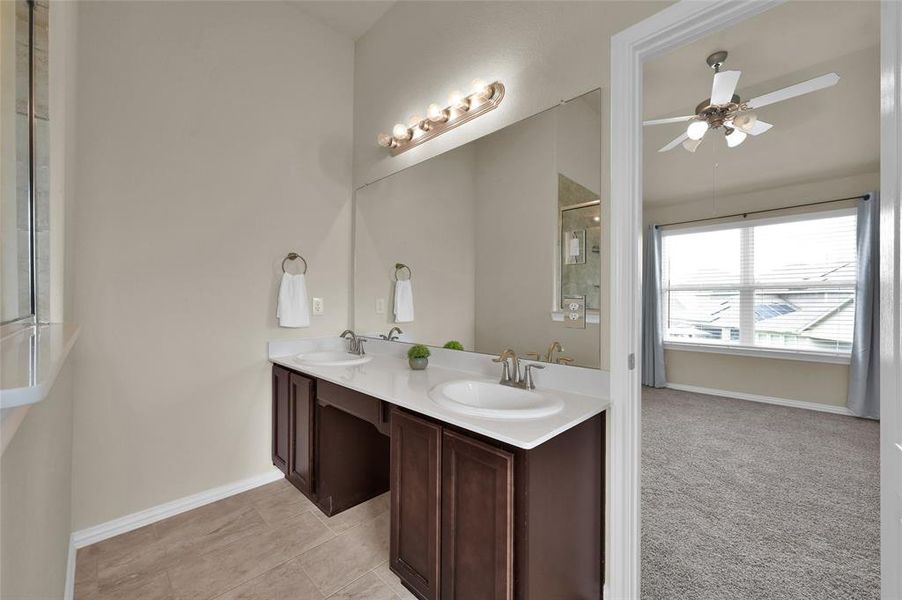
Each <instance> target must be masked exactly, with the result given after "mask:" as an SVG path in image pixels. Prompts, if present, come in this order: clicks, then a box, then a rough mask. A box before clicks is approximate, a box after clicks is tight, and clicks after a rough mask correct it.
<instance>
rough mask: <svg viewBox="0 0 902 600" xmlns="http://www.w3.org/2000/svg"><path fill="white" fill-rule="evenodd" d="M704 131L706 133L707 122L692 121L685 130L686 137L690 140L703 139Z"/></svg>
mask: <svg viewBox="0 0 902 600" xmlns="http://www.w3.org/2000/svg"><path fill="white" fill-rule="evenodd" d="M706 131H708V122H707V121H693V122H692V123H689V127H687V128H686V135H688V136H689V139H690V140H700V139H702V138H703V137H705V132H706Z"/></svg>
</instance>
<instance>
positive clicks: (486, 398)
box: [429, 379, 564, 419]
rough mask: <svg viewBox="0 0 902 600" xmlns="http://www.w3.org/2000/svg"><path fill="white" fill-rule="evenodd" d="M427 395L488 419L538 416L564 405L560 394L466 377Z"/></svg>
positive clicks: (459, 409)
mask: <svg viewBox="0 0 902 600" xmlns="http://www.w3.org/2000/svg"><path fill="white" fill-rule="evenodd" d="M429 397H430V398H431V399H432V401H433V402H435V403H436V404H439V405H441V406H443V407H445V408H447V409H448V410H452V411H454V412H458V413H460V414H464V415H471V416H474V417H485V418H489V419H540V418H542V417H547V416H549V415H553V414H555V413H558V412H560V411H561V409H562V408H564V403H563V402H562V401H561V399H560V398H555V397H554V396H549V395H546V394H544V393H541V392H536V391H531V390H521V389H519V388H514V387H509V386H506V385H501V384H500V383H491V382H488V381H473V380H466V379H460V380H455V381H448V382H445V383H441V384H439V385H437V386H435V387H434V388H432V389H431V390H430V391H429Z"/></svg>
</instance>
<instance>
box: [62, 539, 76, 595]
mask: <svg viewBox="0 0 902 600" xmlns="http://www.w3.org/2000/svg"><path fill="white" fill-rule="evenodd" d="M76 553H77V548H76V547H75V536H74V535H69V553H68V555H67V557H66V589H65V590H63V600H75V555H76Z"/></svg>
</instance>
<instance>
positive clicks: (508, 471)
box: [272, 365, 605, 600]
mask: <svg viewBox="0 0 902 600" xmlns="http://www.w3.org/2000/svg"><path fill="white" fill-rule="evenodd" d="M604 443H605V416H604V414H603V413H602V414H600V415H597V416H595V417H592V418H591V419H588V420H586V421H584V422H583V423H581V424H579V425H577V426H575V427H572V428H571V429H569V430H567V431H565V432H563V433H560V434H558V435H556V436H554V437H553V438H551V439H550V440H548V441H546V442H544V443H542V444H540V445H539V446H537V447H535V448H532V449H529V450H525V449H522V448H515V447H513V446H509V445H507V444H504V443H502V442H498V441H496V440H492V439H489V438H486V437H483V436H481V435H478V434H475V433H472V432H469V431H465V430H462V429H460V428H459V427H455V426H453V425H450V424H448V423H445V422H443V421H438V420H435V419H431V418H429V417H425V416H422V415H420V414H414V413H411V412H409V411H406V410H404V409H399V408H397V407H392V406H391V405H389V404H387V403H385V402H383V401H381V400H379V399H377V398H373V397H371V396H367V395H366V394H361V393H360V392H356V391H354V390H351V389H349V388H345V387H343V386H340V385H336V384H334V383H331V382H329V381H324V380H322V379H316V378H314V377H310V376H308V375H305V374H303V373H301V372H295V371H293V370H290V369H287V368H284V367H281V366H279V365H274V366H273V444H272V459H273V464H274V465H276V466H277V467H278V468H279V469H281V470H282V471H283V472H284V473H285V476H286V477H287V478H288V480H289V481H290V482H291V483H292V484H293V485H294V486H295V487H296V488H297V489H298V490H300V491H301V492H303V493H304V494H305V495H306V496H307V497H308V498H310V499H311V500H312V501H313V502H314V503H315V504H316V505H317V506H318V507H319V509H320V510H322V511H323V512H324V513H325V514H327V515H330V516H331V515H334V514H336V513H339V512H341V511H342V510H345V509H347V508H351V507H352V506H356V505H357V504H360V503H361V502H364V501H366V500H368V499H370V498H373V497H375V496H377V495H379V494H382V493H384V492H386V491H388V490H389V489H390V490H391V524H390V550H389V566H390V568H391V570H392V571H393V572H394V573H395V574H396V575H398V576H399V577H400V578H401V581H402V582H403V583H404V585H405V586H406V587H407V588H408V589H410V590H411V592H413V593H414V595H416V596H417V597H419V598H421V599H423V600H571V599H574V598H579V599H583V598H586V599H600V598H601V587H602V580H603V573H604V556H603V548H604V543H603V540H604V530H603V525H604V520H603V518H604V463H605V458H604Z"/></svg>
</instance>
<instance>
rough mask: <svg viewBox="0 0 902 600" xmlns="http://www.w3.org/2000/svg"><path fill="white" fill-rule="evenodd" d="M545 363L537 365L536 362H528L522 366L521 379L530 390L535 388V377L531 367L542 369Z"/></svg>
mask: <svg viewBox="0 0 902 600" xmlns="http://www.w3.org/2000/svg"><path fill="white" fill-rule="evenodd" d="M544 368H545V365H539V364H536V363H528V364H527V365H526V366H525V367H523V381H524V382H525V384H526V387H527V388H528V389H530V390H534V389H536V382H535V378H534V377H533V374H532V370H533V369H544Z"/></svg>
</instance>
